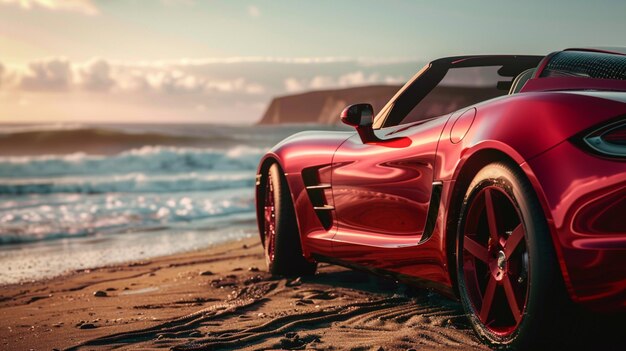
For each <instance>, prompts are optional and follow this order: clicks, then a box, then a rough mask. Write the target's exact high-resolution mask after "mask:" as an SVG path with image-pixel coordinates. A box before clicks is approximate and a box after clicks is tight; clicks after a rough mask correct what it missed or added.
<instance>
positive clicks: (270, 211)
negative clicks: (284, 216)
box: [263, 172, 276, 263]
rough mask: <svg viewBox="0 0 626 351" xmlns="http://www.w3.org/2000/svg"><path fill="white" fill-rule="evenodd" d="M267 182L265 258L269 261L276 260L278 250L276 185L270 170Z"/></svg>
mask: <svg viewBox="0 0 626 351" xmlns="http://www.w3.org/2000/svg"><path fill="white" fill-rule="evenodd" d="M265 178H266V183H265V203H264V214H265V221H264V224H265V225H264V236H263V237H264V238H265V258H266V260H267V261H268V263H270V262H273V261H274V255H275V251H276V206H275V204H274V185H273V184H272V175H271V173H269V172H268V174H267V176H266V177H265Z"/></svg>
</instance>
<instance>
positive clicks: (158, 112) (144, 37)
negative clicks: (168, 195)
mask: <svg viewBox="0 0 626 351" xmlns="http://www.w3.org/2000/svg"><path fill="white" fill-rule="evenodd" d="M625 13H626V1H623V0H619V1H618V0H597V1H588V0H585V1H581V0H568V1H565V0H561V1H557V0H555V1H534V0H527V1H509V0H498V1H495V0H494V1H491V0H484V1H480V0H476V1H453V0H439V1H417V0H416V1H399V0H388V1H371V0H357V1H352V0H343V1H341V0H335V1H329V0H317V1H288V0H271V1H269V0H268V1H251V0H244V1H236V0H231V1H218V0H206V1H202V0H0V123H66V122H80V123H82V122H97V123H105V122H115V123H119V122H129V123H176V122H197V123H254V122H256V121H257V120H258V119H260V117H261V116H262V114H263V111H264V110H265V108H266V107H267V106H268V104H269V102H270V101H271V99H272V98H273V97H275V96H283V95H288V94H294V93H299V92H304V91H309V90H316V89H327V88H340V87H351V86H360V85H368V84H402V83H404V82H405V81H407V80H408V79H409V78H410V77H411V76H412V75H413V74H414V73H415V72H417V71H418V70H419V68H420V67H421V66H422V65H423V64H425V63H426V62H428V61H430V60H433V59H436V58H439V57H443V56H453V55H465V54H491V53H494V54H509V53H510V54H539V55H545V54H547V53H550V52H552V51H556V50H560V49H564V48H567V47H588V46H626V36H624V33H626V21H624V19H623V17H624V14H625Z"/></svg>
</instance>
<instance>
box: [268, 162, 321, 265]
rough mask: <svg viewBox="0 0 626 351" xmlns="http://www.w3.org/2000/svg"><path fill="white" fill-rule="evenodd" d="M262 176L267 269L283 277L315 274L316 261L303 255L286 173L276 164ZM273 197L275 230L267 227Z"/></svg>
mask: <svg viewBox="0 0 626 351" xmlns="http://www.w3.org/2000/svg"><path fill="white" fill-rule="evenodd" d="M262 179H263V180H264V181H265V187H264V193H263V199H264V200H263V201H262V202H261V206H263V208H262V209H261V211H260V212H259V213H262V214H264V226H263V227H262V230H263V231H264V233H263V247H264V249H265V261H266V263H267V269H268V271H269V272H270V273H271V274H273V275H281V276H303V275H312V274H315V270H316V268H317V264H316V263H314V262H309V261H308V260H306V259H305V258H304V256H303V254H302V246H301V243H300V230H299V228H298V223H297V221H296V215H295V212H294V207H293V202H292V201H291V194H290V192H289V185H288V184H287V180H286V179H285V175H284V174H283V172H282V170H281V169H280V167H279V165H278V164H276V163H274V164H272V165H271V166H270V167H269V169H268V170H267V172H266V173H265V174H264V175H263V178H262ZM272 195H273V196H272ZM271 200H273V207H274V212H273V214H272V215H273V218H274V227H273V230H268V227H267V219H268V217H267V213H266V211H265V209H266V206H267V205H268V201H271ZM272 236H273V238H272ZM272 239H273V240H274V241H273V243H272ZM272 244H273V245H272Z"/></svg>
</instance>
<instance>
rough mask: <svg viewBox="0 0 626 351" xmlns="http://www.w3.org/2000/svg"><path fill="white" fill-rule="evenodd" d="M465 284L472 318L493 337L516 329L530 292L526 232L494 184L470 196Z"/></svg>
mask: <svg viewBox="0 0 626 351" xmlns="http://www.w3.org/2000/svg"><path fill="white" fill-rule="evenodd" d="M463 229H464V230H463V232H462V233H463V250H462V260H463V261H462V263H463V274H464V279H465V285H466V289H467V293H468V297H469V300H470V302H471V304H472V307H473V310H474V313H475V315H476V316H477V317H478V319H479V320H480V321H481V323H482V324H483V325H484V326H485V327H486V328H487V329H489V330H490V331H491V332H493V333H494V334H496V335H500V336H508V335H511V334H512V333H513V332H514V331H515V330H516V329H517V328H518V326H519V325H520V322H521V321H522V317H523V316H524V312H525V310H526V303H527V298H528V291H529V281H530V267H529V259H528V250H527V246H526V240H525V237H526V230H525V228H524V225H523V223H522V217H521V215H520V212H519V210H518V208H517V206H516V205H515V202H514V201H513V199H512V198H511V197H510V196H509V194H507V192H506V191H505V190H504V189H503V188H502V187H499V186H497V185H488V186H486V187H484V188H483V189H481V190H480V191H479V192H478V193H477V194H476V195H475V196H474V197H473V200H472V202H471V205H470V207H469V210H468V213H467V220H466V222H465V226H464V228H463Z"/></svg>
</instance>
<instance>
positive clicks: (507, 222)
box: [256, 48, 626, 349]
mask: <svg viewBox="0 0 626 351" xmlns="http://www.w3.org/2000/svg"><path fill="white" fill-rule="evenodd" d="M463 77H465V80H464V79H462V78H463ZM467 77H469V79H468V78H467ZM341 121H342V122H343V123H345V124H348V125H350V126H353V127H354V128H355V129H356V131H355V132H354V131H345V132H343V131H336V132H328V131H324V132H315V131H310V132H302V133H298V134H295V135H293V136H291V137H289V138H287V139H285V140H284V141H282V142H281V143H279V144H278V145H276V146H275V147H274V148H273V149H272V150H271V151H269V152H268V153H267V154H266V155H265V156H264V157H263V159H262V160H261V162H260V165H259V168H258V175H257V182H256V195H257V217H258V225H259V230H260V234H261V239H262V241H263V243H264V247H265V253H266V259H267V265H268V269H269V271H270V272H271V273H273V274H278V275H303V274H312V273H314V272H315V269H316V262H331V263H336V264H340V265H344V266H348V267H354V268H361V269H366V270H369V271H372V272H374V273H377V274H383V275H388V276H393V277H395V278H396V279H398V280H400V281H404V282H408V283H413V284H418V285H421V286H425V287H428V288H433V289H436V290H438V291H440V292H442V293H444V294H447V295H450V296H456V297H458V299H459V300H460V301H461V302H462V304H463V306H464V308H465V310H466V312H467V315H468V317H469V320H470V323H471V324H472V326H473V328H474V329H475V330H476V332H477V333H478V335H479V336H480V337H481V338H482V339H483V340H484V341H485V342H486V343H488V344H489V345H491V346H493V347H497V348H503V349H518V348H523V347H524V348H525V347H530V346H531V345H535V346H536V345H537V343H540V342H543V341H545V340H547V339H546V338H545V337H546V336H547V334H548V331H549V330H550V329H551V328H554V325H556V324H554V323H557V324H558V323H563V322H565V321H562V320H561V321H559V320H558V319H557V318H558V316H559V313H560V309H562V308H564V306H569V304H571V302H573V303H574V304H578V305H580V306H583V307H585V308H588V309H591V310H595V311H603V310H604V311H606V310H611V311H622V312H623V311H626V50H624V49H619V48H615V49H608V48H607V49H568V50H564V51H559V52H555V53H552V54H549V55H547V56H519V55H515V56H506V55H503V56H501V55H497V56H461V57H450V58H442V59H439V60H436V61H433V62H431V63H429V64H428V65H426V66H425V67H424V68H422V70H421V71H419V73H417V74H416V75H415V76H414V77H413V78H412V79H411V80H410V81H409V82H408V83H407V84H406V85H404V87H402V88H401V89H400V90H399V91H398V93H397V94H396V95H395V96H394V97H393V98H392V99H391V100H390V101H389V102H388V103H387V104H386V105H385V106H384V107H383V108H382V110H381V111H380V112H378V114H376V115H374V111H373V108H372V106H371V105H369V104H364V103H362V104H356V105H351V106H349V107H347V108H346V109H345V110H344V111H343V113H342V114H341Z"/></svg>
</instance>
